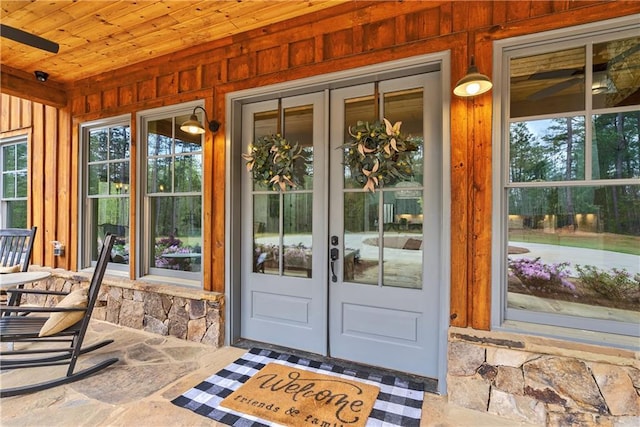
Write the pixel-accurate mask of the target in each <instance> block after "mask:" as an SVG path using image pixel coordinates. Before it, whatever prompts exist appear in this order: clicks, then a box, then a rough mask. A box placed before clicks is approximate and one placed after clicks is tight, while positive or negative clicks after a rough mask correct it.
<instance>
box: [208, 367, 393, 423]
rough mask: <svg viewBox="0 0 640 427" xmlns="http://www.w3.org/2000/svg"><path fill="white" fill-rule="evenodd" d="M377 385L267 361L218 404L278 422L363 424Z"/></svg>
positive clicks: (375, 396)
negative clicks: (265, 364) (258, 370)
mask: <svg viewBox="0 0 640 427" xmlns="http://www.w3.org/2000/svg"><path fill="white" fill-rule="evenodd" d="M378 392H380V388H379V387H376V386H374V385H369V384H365V383H363V382H360V381H355V380H353V379H350V378H337V377H335V376H330V375H326V374H321V373H318V372H311V371H304V370H302V369H298V368H293V367H291V366H285V365H280V364H277V363H269V364H268V365H267V366H265V367H264V368H262V369H260V372H258V373H257V374H255V375H254V376H252V377H251V378H249V379H248V380H247V382H246V383H244V384H243V385H241V386H240V388H238V389H237V390H236V391H234V392H233V393H231V394H230V395H229V396H227V397H226V398H225V399H224V400H223V401H222V402H220V406H222V407H224V408H228V409H233V410H235V411H238V412H241V413H244V414H251V415H255V416H257V417H260V418H262V419H264V420H270V421H275V422H277V423H279V424H284V425H287V424H294V425H302V424H303V423H309V424H316V425H325V426H334V425H336V426H337V425H349V426H353V427H364V426H365V424H366V422H367V419H368V418H369V414H370V413H371V410H372V409H373V403H374V402H375V401H376V398H377V397H378Z"/></svg>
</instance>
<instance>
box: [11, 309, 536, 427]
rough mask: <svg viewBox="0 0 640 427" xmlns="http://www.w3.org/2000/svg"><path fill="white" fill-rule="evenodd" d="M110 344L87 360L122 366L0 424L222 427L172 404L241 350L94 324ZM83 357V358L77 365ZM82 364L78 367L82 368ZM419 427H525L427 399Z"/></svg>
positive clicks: (48, 394)
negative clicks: (108, 360)
mask: <svg viewBox="0 0 640 427" xmlns="http://www.w3.org/2000/svg"><path fill="white" fill-rule="evenodd" d="M103 338H113V339H114V340H115V342H114V343H113V344H110V345H108V346H106V347H104V348H102V349H99V350H97V351H95V352H94V353H93V354H92V355H91V356H85V357H84V359H93V360H95V359H100V358H106V357H113V356H117V357H119V358H120V361H119V362H118V363H117V364H115V365H113V366H111V367H109V368H107V369H105V370H103V371H101V372H99V373H98V374H96V375H93V376H91V377H89V378H87V379H84V380H82V381H78V382H75V383H72V384H67V385H65V386H61V387H56V388H53V389H49V390H45V391H41V392H38V393H33V394H30V395H24V396H15V397H10V398H4V399H1V400H0V425H2V426H3V427H14V426H15V427H18V426H20V427H24V426H33V427H38V426H47V427H55V426H65V427H68V426H74V427H81V426H92V427H93V426H123V427H124V426H127V427H129V426H140V427H146V426H150V427H151V426H153V427H164V426H167V427H173V426H176V427H181V426H185V427H186V426H188V427H198V426H212V425H220V424H217V423H215V422H213V421H212V420H210V419H209V418H206V417H203V416H200V415H198V414H195V413H194V412H191V411H188V410H186V409H182V408H179V407H177V406H175V405H174V404H172V403H171V400H172V399H173V398H175V397H176V396H178V395H180V394H182V393H184V392H185V391H186V390H188V389H189V388H191V387H193V386H194V385H196V384H198V383H200V382H201V381H202V380H204V379H205V378H207V377H209V376H210V375H212V374H213V373H215V372H218V371H219V370H220V369H222V368H224V367H225V366H227V365H228V364H229V363H231V362H233V361H234V360H236V359H238V358H239V357H240V356H242V355H243V354H244V353H246V350H245V349H241V348H235V347H222V348H219V349H216V348H213V347H211V346H207V345H204V344H200V343H195V342H190V341H185V340H180V339H177V338H174V337H159V336H158V335H155V334H152V333H148V332H144V331H139V330H135V329H131V328H124V327H121V326H116V325H113V324H110V323H107V322H102V321H97V320H96V321H92V323H91V326H90V331H89V333H88V336H87V339H85V342H87V343H91V342H93V341H94V340H95V341H97V340H98V339H103ZM82 360H83V358H81V361H82ZM81 365H82V363H81ZM55 369H56V368H53V369H52V368H35V369H30V370H29V369H24V370H20V371H5V372H2V373H0V382H1V383H2V387H10V386H11V385H13V384H19V383H21V382H24V381H25V380H26V379H32V378H38V377H43V376H47V375H48V377H55V376H57V375H58V376H59V375H60V372H55ZM422 413H423V419H422V422H421V426H439V427H454V426H455V427H458V426H474V427H475V426H478V427H482V426H487V427H489V426H491V427H494V426H495V427H500V426H505V427H507V426H509V427H511V426H527V425H530V424H526V423H517V422H514V421H513V420H508V419H504V418H501V417H498V416H495V415H490V414H486V413H481V412H478V411H473V410H470V409H465V408H461V407H458V406H455V405H451V404H449V403H447V400H446V398H444V397H442V396H436V395H432V394H429V393H427V394H425V399H424V405H423V408H422Z"/></svg>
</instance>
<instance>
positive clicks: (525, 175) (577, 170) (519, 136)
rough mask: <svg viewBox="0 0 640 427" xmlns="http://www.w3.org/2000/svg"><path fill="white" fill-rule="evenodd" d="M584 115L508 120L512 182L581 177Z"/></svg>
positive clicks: (564, 179)
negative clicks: (523, 120) (513, 121)
mask: <svg viewBox="0 0 640 427" xmlns="http://www.w3.org/2000/svg"><path fill="white" fill-rule="evenodd" d="M584 139H585V128H584V117H582V116H578V117H558V118H557V119H549V120H532V121H530V122H516V123H512V124H511V128H510V132H509V177H510V181H511V182H533V181H574V180H581V179H584V173H585V170H584V162H585V160H584V159H585V157H584V156H585V151H584V148H585V144H584Z"/></svg>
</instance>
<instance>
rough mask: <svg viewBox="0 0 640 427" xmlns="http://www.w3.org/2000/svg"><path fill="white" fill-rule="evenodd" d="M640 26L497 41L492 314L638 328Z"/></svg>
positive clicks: (629, 331)
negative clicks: (513, 42) (498, 109)
mask: <svg viewBox="0 0 640 427" xmlns="http://www.w3.org/2000/svg"><path fill="white" fill-rule="evenodd" d="M633 25H635V28H633ZM639 28H640V27H638V26H637V24H629V25H628V26H627V27H625V26H624V25H622V26H620V25H619V23H618V24H617V25H616V28H615V31H609V30H608V29H606V28H599V29H597V31H595V32H594V31H592V32H591V34H587V33H584V35H583V36H578V37H576V36H575V34H576V33H575V32H572V34H571V37H570V38H569V37H567V38H566V39H562V38H560V39H558V36H557V34H556V35H554V37H555V38H554V39H553V40H551V39H549V38H547V39H546V40H544V39H542V38H538V39H537V40H535V41H533V42H531V43H529V42H530V40H527V43H528V44H526V45H525V44H523V43H520V42H517V43H518V45H512V46H509V45H507V44H506V43H505V45H504V47H503V49H502V50H501V51H499V54H500V53H501V55H502V58H501V60H500V62H501V67H500V68H501V70H500V74H501V75H502V81H503V85H502V90H503V91H504V92H502V93H501V94H499V96H500V99H501V100H502V101H501V102H499V103H497V105H501V108H502V111H501V112H500V113H501V114H500V118H499V119H498V120H496V124H497V126H498V129H499V136H498V137H499V139H500V140H501V141H502V144H501V145H500V146H499V147H497V150H496V156H495V157H494V171H495V174H496V180H495V181H494V182H495V185H496V187H495V193H494V194H495V197H496V199H495V203H494V208H495V213H496V220H494V230H495V234H494V269H493V273H494V283H497V282H496V280H495V279H499V282H500V287H499V289H500V292H499V293H497V292H496V293H494V296H495V297H496V301H495V304H494V307H496V309H495V310H494V312H493V315H494V316H493V317H494V324H503V323H504V322H505V321H506V322H508V321H521V322H527V323H535V324H543V325H552V326H563V327H569V328H576V329H586V330H591V331H600V332H612V333H617V334H622V335H632V336H637V335H638V334H639V330H638V324H639V323H640V37H638V36H637V34H638V29H639ZM612 30H613V26H612ZM498 93H499V92H498Z"/></svg>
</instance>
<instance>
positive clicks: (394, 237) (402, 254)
mask: <svg viewBox="0 0 640 427" xmlns="http://www.w3.org/2000/svg"><path fill="white" fill-rule="evenodd" d="M383 215H384V218H385V223H384V233H383V236H384V237H383V241H384V244H383V245H382V246H383V249H382V256H383V260H384V264H383V265H384V268H383V279H382V283H383V285H384V286H395V287H402V288H413V289H421V288H422V218H423V215H422V190H421V188H420V187H417V186H414V187H408V186H407V187H402V189H400V190H391V191H385V192H384V203H383Z"/></svg>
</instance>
